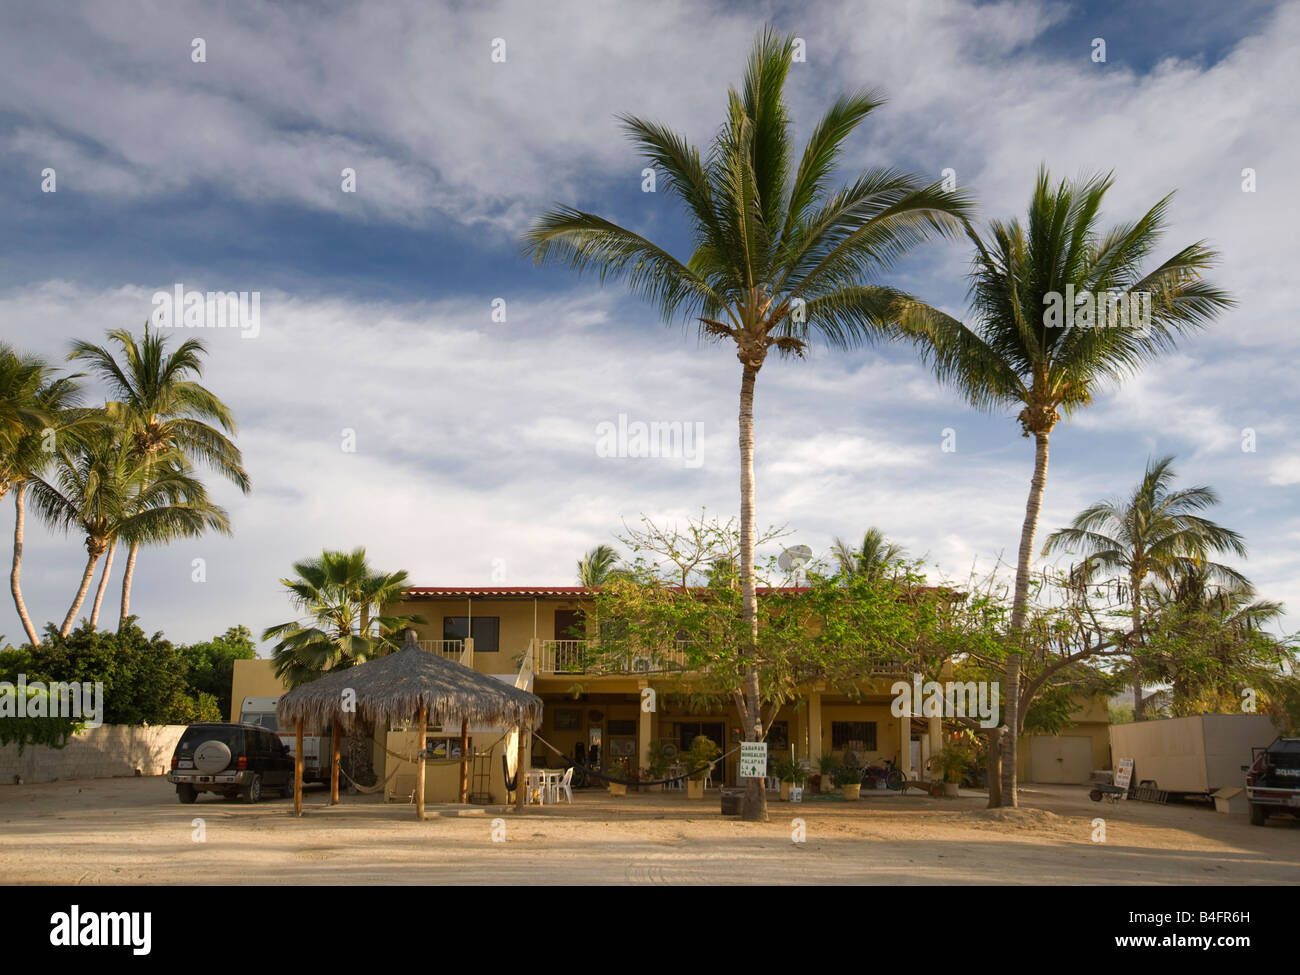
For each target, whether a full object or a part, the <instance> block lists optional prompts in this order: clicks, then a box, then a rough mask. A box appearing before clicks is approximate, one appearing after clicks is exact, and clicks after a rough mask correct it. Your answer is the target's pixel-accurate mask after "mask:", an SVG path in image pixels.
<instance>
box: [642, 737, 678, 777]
mask: <svg viewBox="0 0 1300 975" xmlns="http://www.w3.org/2000/svg"><path fill="white" fill-rule="evenodd" d="M672 764H673V760H672V759H671V758H669V757H668V749H667V746H666V744H665V743H664V742H662V741H652V742H650V755H649V761H648V762H647V764H646V767H645V768H644V769H642V770H641V771H642V773H643V778H644V779H645V780H646V781H647V782H662V781H663V779H664V778H665V777H666V776H667V775H668V770H669V769H670V768H671V767H672Z"/></svg>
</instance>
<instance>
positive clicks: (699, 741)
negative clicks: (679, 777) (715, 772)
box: [679, 735, 722, 799]
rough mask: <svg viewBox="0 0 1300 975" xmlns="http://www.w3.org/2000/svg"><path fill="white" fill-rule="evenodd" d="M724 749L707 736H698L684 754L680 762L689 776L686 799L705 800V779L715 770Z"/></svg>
mask: <svg viewBox="0 0 1300 975" xmlns="http://www.w3.org/2000/svg"><path fill="white" fill-rule="evenodd" d="M721 754H722V749H721V748H719V747H718V746H717V745H716V744H714V742H713V739H711V738H709V737H708V736H707V735H696V736H695V739H694V740H693V741H692V742H691V747H690V748H689V749H687V750H686V751H685V752H683V753H682V754H681V756H680V759H679V761H680V762H681V763H682V766H683V767H684V768H685V769H686V771H687V772H688V773H690V774H689V778H687V780H686V798H687V799H703V798H704V777H705V776H706V775H708V774H709V772H711V771H712V769H713V763H714V762H715V761H717V758H718V756H719V755H721Z"/></svg>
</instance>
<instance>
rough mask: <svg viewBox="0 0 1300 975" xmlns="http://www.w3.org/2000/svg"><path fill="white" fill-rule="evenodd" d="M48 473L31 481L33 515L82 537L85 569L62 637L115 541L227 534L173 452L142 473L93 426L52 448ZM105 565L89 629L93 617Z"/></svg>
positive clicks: (219, 514)
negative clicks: (54, 451) (53, 455)
mask: <svg viewBox="0 0 1300 975" xmlns="http://www.w3.org/2000/svg"><path fill="white" fill-rule="evenodd" d="M52 466H53V470H52V471H51V472H50V474H49V475H48V476H34V477H32V478H31V482H32V498H33V502H34V504H35V506H36V510H37V512H38V513H39V514H40V515H41V517H42V518H43V519H44V520H45V521H46V522H47V523H49V524H50V525H51V526H52V527H54V528H56V529H61V530H63V531H71V530H74V529H76V530H79V531H81V533H82V534H83V535H84V536H85V545H86V553H87V559H86V568H85V570H84V571H83V573H82V577H81V583H80V585H79V587H78V589H77V593H76V595H75V596H74V597H73V601H72V605H71V607H70V608H69V609H68V613H67V615H66V616H65V617H64V620H63V624H62V626H60V628H59V633H60V635H61V636H65V637H66V636H67V635H68V633H69V632H70V631H71V629H72V625H73V623H74V622H75V621H76V618H77V614H78V612H80V610H81V605H82V603H83V602H84V601H85V598H86V593H87V591H88V590H89V588H90V584H91V581H92V580H93V578H94V574H95V567H96V565H97V563H98V562H99V559H100V558H101V557H102V556H103V555H104V554H105V553H107V552H111V551H113V550H114V548H115V547H116V544H117V541H118V540H119V539H121V540H123V541H126V542H127V543H128V544H131V545H137V544H144V543H149V542H161V541H167V540H170V539H173V538H177V537H181V536H196V535H199V534H202V533H203V532H205V531H208V530H217V531H222V532H224V533H227V534H228V533H229V531H230V523H229V519H228V518H227V516H226V513H225V511H223V510H222V509H221V508H220V507H217V506H216V505H214V504H212V503H211V502H210V501H209V500H208V498H207V493H206V491H205V490H204V488H203V485H202V483H201V482H199V481H198V480H197V479H195V478H194V477H192V476H191V474H190V471H189V467H188V464H187V463H186V462H185V459H184V457H182V456H181V455H180V454H178V453H175V452H172V453H164V454H157V455H155V457H154V463H153V465H152V466H151V467H150V468H149V469H148V470H146V469H145V468H144V466H143V464H142V463H141V462H140V460H139V459H138V458H137V457H136V456H135V454H134V452H133V451H132V450H130V449H129V448H128V447H126V446H124V445H123V444H122V443H121V442H120V441H119V440H118V439H117V438H116V437H114V436H113V431H112V430H111V428H107V427H100V428H98V429H97V430H94V431H92V432H90V433H88V434H85V435H82V436H79V437H77V438H76V440H75V441H74V443H73V445H72V446H71V448H70V449H69V448H65V449H63V450H61V451H59V453H58V456H57V459H56V460H55V461H54V462H53V465H52ZM107 578H108V567H106V568H105V572H104V580H101V583H100V589H99V592H98V593H97V596H96V600H95V605H94V610H93V612H92V616H91V625H92V626H94V625H95V624H96V622H97V620H98V608H99V604H100V602H101V601H102V596H103V587H104V581H106V580H107Z"/></svg>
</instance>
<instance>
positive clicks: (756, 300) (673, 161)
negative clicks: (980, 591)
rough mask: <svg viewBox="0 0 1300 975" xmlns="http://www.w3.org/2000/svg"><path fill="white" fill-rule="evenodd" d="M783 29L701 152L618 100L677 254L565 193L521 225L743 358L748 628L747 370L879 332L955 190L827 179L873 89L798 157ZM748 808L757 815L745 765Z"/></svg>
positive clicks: (850, 101)
mask: <svg viewBox="0 0 1300 975" xmlns="http://www.w3.org/2000/svg"><path fill="white" fill-rule="evenodd" d="M793 52H794V41H793V38H787V39H781V38H779V37H778V36H777V35H776V34H775V33H774V32H773V31H772V30H771V29H770V28H769V29H767V30H765V31H764V32H763V34H762V35H761V36H760V37H759V39H758V40H757V42H756V43H755V45H754V48H753V51H752V53H751V55H750V58H749V64H748V67H747V70H746V73H745V81H744V84H743V87H742V89H741V90H740V91H736V90H735V89H732V90H731V92H730V94H729V99H728V105H727V118H726V121H725V122H724V124H723V125H722V127H721V128H720V130H719V131H718V134H717V135H716V136H715V138H714V140H713V142H712V145H711V146H710V147H709V149H708V151H707V153H706V154H702V153H701V152H700V150H699V149H698V148H696V147H695V146H693V145H691V144H690V143H689V142H688V141H687V140H686V139H685V138H684V137H682V136H680V135H678V134H676V133H674V132H673V131H671V130H670V129H669V128H667V127H666V126H663V125H660V124H658V123H655V122H649V121H645V120H642V119H639V118H636V117H634V116H630V115H624V116H621V121H622V122H623V124H624V127H625V129H626V130H627V132H628V133H629V134H630V136H631V138H632V139H633V141H634V142H635V143H636V145H637V146H638V148H639V149H640V150H641V152H642V153H643V154H644V156H645V157H646V158H647V159H648V160H649V162H650V163H651V164H652V165H653V167H654V169H655V171H656V173H658V174H659V175H660V179H661V181H662V183H663V184H664V185H666V187H667V189H668V191H669V192H670V193H671V194H673V195H675V196H676V197H677V198H678V200H679V201H680V202H681V203H682V204H684V206H685V209H686V214H687V218H688V220H689V223H690V230H691V233H692V236H693V238H694V249H693V252H692V253H691V255H690V256H689V257H687V258H686V259H685V260H683V259H680V258H678V257H675V256H673V254H671V253H670V252H669V251H668V250H666V249H664V248H663V247H660V246H659V245H657V244H655V243H653V242H652V241H650V240H648V239H647V238H645V237H643V236H641V235H640V234H638V233H635V232H634V231H632V230H629V229H626V228H624V227H622V226H620V225H618V224H617V223H614V222H613V221H611V220H608V219H606V218H604V217H601V216H597V215H596V214H594V213H587V212H585V211H582V210H578V209H574V208H572V207H558V208H556V209H554V210H551V211H550V212H549V213H547V214H545V215H544V216H542V217H541V218H540V219H539V220H538V221H537V222H536V224H535V225H534V226H533V228H532V229H531V230H530V231H529V232H528V234H527V237H526V241H527V250H528V252H529V253H531V254H532V256H533V257H534V258H535V260H536V261H537V262H538V263H542V262H546V261H559V262H561V263H566V264H568V265H569V266H570V267H572V268H574V269H575V270H577V271H579V272H580V273H581V272H593V271H594V272H595V273H596V274H597V275H598V277H599V278H600V279H601V280H602V281H604V280H606V279H611V278H612V279H621V280H623V281H624V282H625V283H626V284H627V285H628V286H629V287H630V289H631V290H632V291H633V292H634V293H636V294H638V295H640V296H641V297H643V298H645V299H647V300H649V301H650V302H651V303H653V304H654V305H656V306H657V308H658V310H659V312H660V313H661V315H662V316H663V317H664V319H665V320H666V321H671V320H673V319H675V318H678V317H679V316H680V317H682V318H684V319H686V320H688V321H689V320H692V319H694V320H696V321H698V323H699V327H700V334H701V336H702V337H703V338H706V339H711V340H716V341H721V342H725V343H729V344H730V345H731V346H732V347H733V348H734V350H735V353H736V356H737V358H738V359H739V360H740V364H741V382H740V408H739V432H740V563H741V565H740V582H741V587H742V597H743V598H742V604H743V610H742V616H743V620H744V623H745V624H746V626H747V627H748V629H749V632H750V633H751V634H752V635H753V639H754V640H757V638H758V603H757V597H756V593H755V570H754V549H755V510H754V509H755V503H754V386H755V382H756V380H757V378H758V373H759V370H760V369H761V368H762V366H763V363H764V362H765V361H766V360H767V357H768V355H769V354H770V353H771V352H772V351H773V350H775V351H776V352H777V353H778V354H780V355H783V356H791V355H793V356H801V355H802V354H803V353H804V352H805V350H806V349H807V347H808V345H809V343H810V342H811V341H812V340H813V339H818V340H820V341H823V342H825V343H826V344H827V345H829V346H831V347H833V348H841V349H843V348H850V347H853V346H856V345H858V344H860V343H862V342H863V341H864V340H866V339H869V338H871V337H873V336H876V335H881V334H885V333H887V331H888V326H889V325H890V323H891V322H892V321H893V314H894V310H895V308H896V302H897V301H898V299H899V297H900V293H899V292H897V291H895V290H893V289H891V288H887V287H883V286H880V285H879V284H873V283H871V282H872V281H873V279H874V278H875V277H876V276H877V275H878V274H879V273H880V272H882V271H888V270H890V269H891V268H892V267H893V265H894V264H895V262H896V261H897V260H898V259H899V258H901V257H902V256H903V255H904V254H905V253H906V252H907V251H909V250H910V249H911V248H912V247H913V246H915V245H917V244H920V243H921V242H923V241H925V240H926V239H928V238H929V237H930V236H931V235H933V234H936V233H937V234H948V233H955V232H957V231H958V230H959V228H960V221H961V219H962V218H964V217H965V215H966V213H967V210H968V204H967V201H966V197H965V195H964V194H961V193H957V192H949V191H945V190H943V189H942V188H941V187H940V185H939V184H938V183H935V184H932V185H924V184H923V183H922V181H921V180H920V179H919V178H917V177H914V176H910V175H907V174H905V173H902V172H899V171H896V170H890V169H874V170H870V171H868V172H864V173H863V174H862V175H861V176H859V177H858V179H857V180H856V181H855V182H853V183H852V184H851V185H850V186H848V187H846V188H844V189H841V190H839V191H837V192H832V190H831V186H830V182H831V177H832V174H833V170H834V168H835V165H836V163H837V161H838V159H839V156H840V152H841V150H842V147H843V144H844V141H845V140H846V139H847V138H848V137H849V135H850V134H851V133H852V132H853V131H854V130H855V129H856V128H857V127H858V125H859V124H860V123H861V122H862V121H863V119H865V118H866V117H867V115H868V114H870V113H871V112H872V111H873V110H874V109H875V108H877V107H878V106H879V105H880V104H881V101H882V100H881V98H880V97H879V96H878V95H876V94H874V93H872V92H858V93H854V94H849V95H844V96H842V97H840V98H838V99H837V100H836V101H835V102H834V104H833V105H832V106H831V107H830V109H829V110H828V111H827V112H826V114H825V115H824V116H823V117H822V119H821V120H820V121H819V122H818V123H817V124H816V125H815V126H814V128H813V130H812V133H811V136H810V138H809V140H808V143H807V144H806V146H805V147H804V150H803V153H802V154H801V155H800V156H799V158H798V161H797V162H796V161H795V159H794V150H793V147H792V144H791V132H790V127H791V123H790V117H789V114H788V112H787V110H786V105H785V99H784V94H783V91H784V86H785V80H786V75H787V73H788V72H789V70H790V65H791V61H792V58H793ZM738 697H739V707H740V711H741V718H742V726H743V737H744V739H745V740H746V741H757V740H761V739H762V737H763V734H764V730H763V715H762V706H761V697H760V692H759V675H758V670H757V668H756V667H750V668H749V669H748V671H747V673H746V674H745V676H744V680H743V688H742V690H741V693H740V695H739V696H738ZM744 816H745V818H746V819H750V820H754V819H762V818H765V817H766V801H765V795H764V793H763V790H762V788H761V783H759V782H758V780H753V781H752V782H751V788H750V790H749V792H748V793H747V795H746V799H745V807H744Z"/></svg>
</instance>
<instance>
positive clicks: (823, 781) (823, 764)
mask: <svg viewBox="0 0 1300 975" xmlns="http://www.w3.org/2000/svg"><path fill="white" fill-rule="evenodd" d="M817 767H818V768H819V769H821V777H820V778H819V779H818V781H817V791H818V792H821V793H824V794H826V795H830V791H831V776H832V775H833V774H834V772H835V756H834V755H829V754H828V755H823V756H822V757H821V758H819V759H818V760H817Z"/></svg>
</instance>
